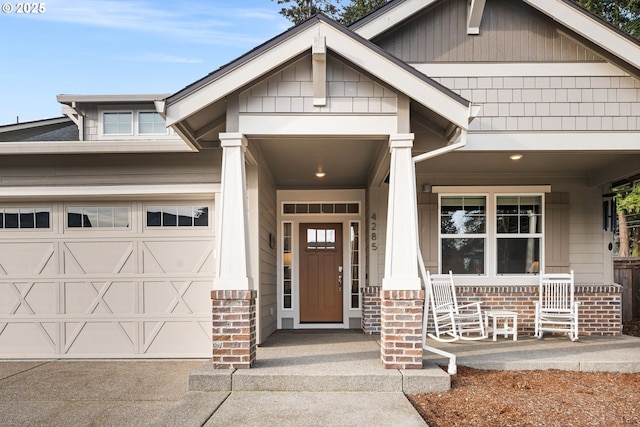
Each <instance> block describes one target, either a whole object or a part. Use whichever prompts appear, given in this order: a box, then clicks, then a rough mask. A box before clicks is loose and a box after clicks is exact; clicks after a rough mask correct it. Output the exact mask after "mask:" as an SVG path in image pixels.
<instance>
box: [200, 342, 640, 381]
mask: <svg viewBox="0 0 640 427" xmlns="http://www.w3.org/2000/svg"><path fill="white" fill-rule="evenodd" d="M428 345H430V346H433V347H436V348H439V349H442V350H445V351H448V352H451V353H453V354H455V355H456V356H457V364H458V365H462V366H469V367H475V368H479V369H494V370H531V369H543V370H544V369H562V370H571V371H616V372H640V338H636V337H629V336H621V337H581V338H580V340H579V341H577V342H571V341H570V340H569V339H568V338H567V337H563V336H545V337H544V338H543V339H542V340H538V339H536V338H534V337H528V336H520V337H519V340H518V341H512V340H511V339H510V338H509V339H505V338H502V337H500V338H498V341H496V342H494V341H492V340H491V339H486V340H481V341H458V342H455V343H440V342H437V341H433V340H431V339H429V340H428ZM447 364H448V359H447V358H444V357H442V356H439V355H436V354H433V353H428V352H426V351H425V353H424V357H423V369H422V370H395V369H384V368H383V367H382V362H381V361H380V345H379V336H376V335H373V336H372V335H365V334H363V333H362V332H361V331H357V330H345V331H335V330H331V331H322V330H295V331H284V330H281V331H278V332H276V333H274V334H273V335H271V336H270V337H269V338H268V339H267V340H266V342H265V343H264V344H263V345H261V346H259V347H258V349H257V360H256V363H255V365H254V367H253V368H252V369H243V370H236V371H231V370H229V371H227V370H215V369H213V368H212V366H211V364H210V363H205V364H204V365H203V366H201V367H200V368H199V369H198V370H196V371H194V372H192V373H191V375H190V378H189V389H190V390H192V391H214V390H215V391H223V390H229V391H336V392H356V391H372V390H375V391H381V392H397V391H399V392H403V393H405V394H412V393H428V392H434V391H444V390H448V389H449V388H450V384H451V383H450V377H449V375H448V374H447V373H446V372H445V370H444V369H442V368H440V366H444V367H446V366H447ZM445 369H446V368H445Z"/></svg>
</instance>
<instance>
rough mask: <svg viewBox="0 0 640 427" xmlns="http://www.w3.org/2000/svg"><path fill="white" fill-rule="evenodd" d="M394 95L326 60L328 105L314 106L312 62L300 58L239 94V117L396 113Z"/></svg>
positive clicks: (373, 82) (396, 107)
mask: <svg viewBox="0 0 640 427" xmlns="http://www.w3.org/2000/svg"><path fill="white" fill-rule="evenodd" d="M397 105H398V100H397V94H396V93H395V92H393V91H391V90H389V89H388V88H385V87H383V86H382V85H380V84H379V83H377V82H375V81H374V80H372V79H371V78H369V77H368V76H365V75H364V74H361V73H359V72H357V71H356V70H354V69H352V68H350V67H347V66H346V65H344V64H342V63H341V62H339V61H337V60H335V59H333V58H329V59H328V60H327V105H326V106H323V107H318V106H314V105H313V81H312V72H311V58H310V57H309V56H307V57H305V58H302V59H301V60H299V61H297V62H296V63H294V64H292V65H290V66H289V67H287V68H285V69H284V70H282V71H280V72H277V73H276V74H275V75H273V76H271V77H270V78H269V79H268V80H266V81H264V82H261V83H259V84H257V85H255V86H252V87H251V88H249V89H247V90H245V91H244V92H242V93H241V94H240V114H255V113H354V114H356V113H357V114H377V113H395V112H397V109H398V106H397Z"/></svg>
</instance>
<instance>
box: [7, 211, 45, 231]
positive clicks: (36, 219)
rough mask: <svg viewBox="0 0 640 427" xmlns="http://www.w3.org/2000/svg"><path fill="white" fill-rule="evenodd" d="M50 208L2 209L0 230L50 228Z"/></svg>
mask: <svg viewBox="0 0 640 427" xmlns="http://www.w3.org/2000/svg"><path fill="white" fill-rule="evenodd" d="M50 227H51V210H50V209H49V208H4V209H2V208H0V228H2V229H12V228H13V229H29V228H50Z"/></svg>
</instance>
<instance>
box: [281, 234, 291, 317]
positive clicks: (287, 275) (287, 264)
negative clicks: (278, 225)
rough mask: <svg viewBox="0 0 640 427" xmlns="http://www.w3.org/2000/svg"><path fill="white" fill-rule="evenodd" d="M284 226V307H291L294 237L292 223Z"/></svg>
mask: <svg viewBox="0 0 640 427" xmlns="http://www.w3.org/2000/svg"><path fill="white" fill-rule="evenodd" d="M282 228H283V241H282V285H283V289H282V296H283V298H282V307H283V308H288V309H290V308H291V297H292V293H291V277H292V275H291V268H292V265H293V264H292V259H291V239H292V233H291V230H292V225H291V223H290V222H285V223H284V224H283V226H282Z"/></svg>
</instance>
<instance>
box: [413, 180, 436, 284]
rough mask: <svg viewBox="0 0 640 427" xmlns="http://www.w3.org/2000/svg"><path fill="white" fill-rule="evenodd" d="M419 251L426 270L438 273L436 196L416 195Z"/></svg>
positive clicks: (428, 194) (430, 194)
mask: <svg viewBox="0 0 640 427" xmlns="http://www.w3.org/2000/svg"><path fill="white" fill-rule="evenodd" d="M418 200H419V202H418V203H419V204H418V227H419V230H420V236H419V239H420V251H421V252H422V259H423V260H424V264H425V267H426V269H427V270H428V271H429V272H431V273H437V272H438V228H439V226H438V195H437V194H432V193H427V194H423V193H418Z"/></svg>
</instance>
